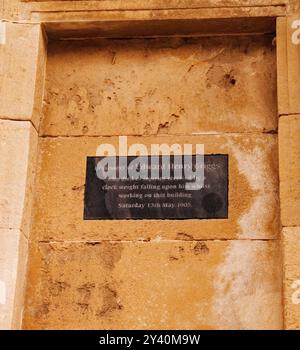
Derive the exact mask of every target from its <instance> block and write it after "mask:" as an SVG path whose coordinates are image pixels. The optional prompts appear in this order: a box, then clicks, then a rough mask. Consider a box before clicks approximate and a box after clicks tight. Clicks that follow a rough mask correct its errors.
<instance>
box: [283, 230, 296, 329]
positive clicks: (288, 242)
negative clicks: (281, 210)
mask: <svg viewBox="0 0 300 350" xmlns="http://www.w3.org/2000/svg"><path fill="white" fill-rule="evenodd" d="M299 251H300V226H299V227H285V228H284V229H283V252H284V323H285V328H286V329H300V254H299Z"/></svg>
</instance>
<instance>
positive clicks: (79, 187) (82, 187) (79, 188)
mask: <svg viewBox="0 0 300 350" xmlns="http://www.w3.org/2000/svg"><path fill="white" fill-rule="evenodd" d="M83 189H84V185H81V186H73V187H72V191H82V190H83Z"/></svg>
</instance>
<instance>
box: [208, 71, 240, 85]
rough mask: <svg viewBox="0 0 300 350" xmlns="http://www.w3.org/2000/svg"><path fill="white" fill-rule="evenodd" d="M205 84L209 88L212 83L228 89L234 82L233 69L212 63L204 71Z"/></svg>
mask: <svg viewBox="0 0 300 350" xmlns="http://www.w3.org/2000/svg"><path fill="white" fill-rule="evenodd" d="M206 77H207V84H206V86H207V87H208V88H210V87H211V86H212V85H216V86H218V87H219V88H223V89H230V88H232V87H233V86H234V85H235V84H236V78H235V76H234V73H233V70H232V69H231V70H229V71H228V70H227V69H226V68H225V67H223V66H216V65H212V66H211V67H210V68H209V70H208V71H207V73H206Z"/></svg>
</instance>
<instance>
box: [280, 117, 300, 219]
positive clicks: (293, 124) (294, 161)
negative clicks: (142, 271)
mask: <svg viewBox="0 0 300 350" xmlns="http://www.w3.org/2000/svg"><path fill="white" fill-rule="evenodd" d="M279 155H280V162H279V168H280V208H281V222H282V224H283V225H284V226H296V225H299V226H300V115H290V116H282V117H280V121H279Z"/></svg>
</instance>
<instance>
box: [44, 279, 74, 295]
mask: <svg viewBox="0 0 300 350" xmlns="http://www.w3.org/2000/svg"><path fill="white" fill-rule="evenodd" d="M68 287H70V285H69V284H68V283H66V282H62V281H50V283H49V286H48V289H49V293H50V294H51V295H52V296H58V295H59V294H61V293H62V292H63V291H64V290H65V289H66V288H68Z"/></svg>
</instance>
